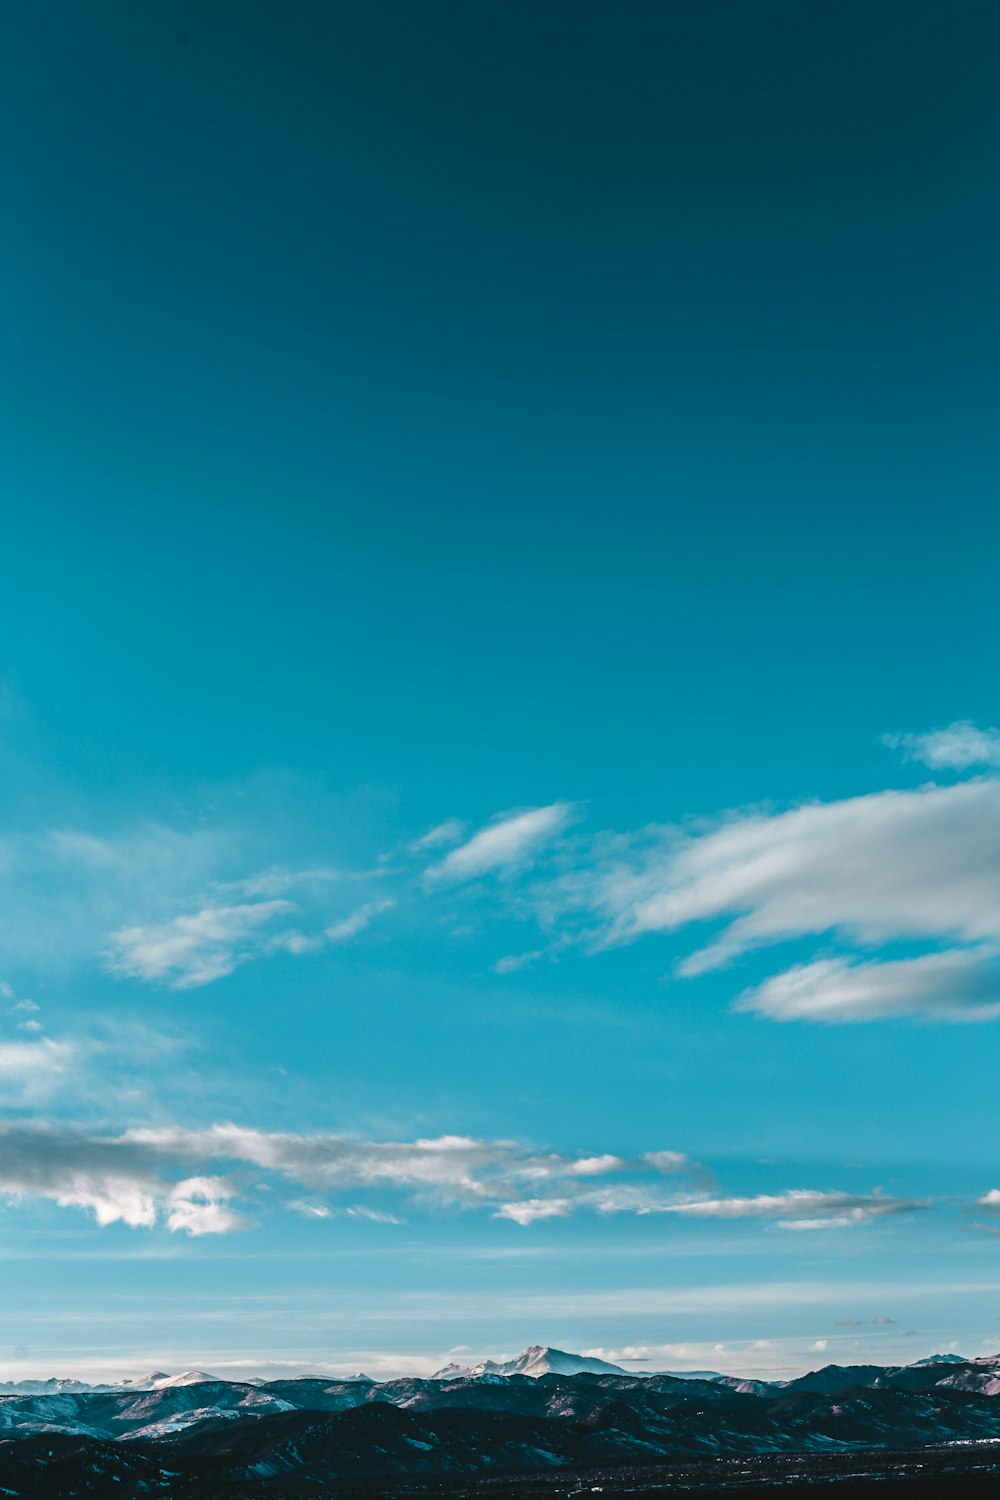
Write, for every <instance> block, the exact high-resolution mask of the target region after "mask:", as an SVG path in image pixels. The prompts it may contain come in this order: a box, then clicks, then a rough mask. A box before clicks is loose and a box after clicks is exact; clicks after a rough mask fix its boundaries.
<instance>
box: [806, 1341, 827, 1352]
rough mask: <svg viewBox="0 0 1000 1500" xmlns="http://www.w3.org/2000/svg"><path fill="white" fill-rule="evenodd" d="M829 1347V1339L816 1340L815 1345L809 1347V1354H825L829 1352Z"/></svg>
mask: <svg viewBox="0 0 1000 1500" xmlns="http://www.w3.org/2000/svg"><path fill="white" fill-rule="evenodd" d="M828 1347H829V1340H828V1339H816V1340H815V1342H814V1343H812V1344H810V1345H809V1353H810V1354H825V1353H826V1351H827V1349H828Z"/></svg>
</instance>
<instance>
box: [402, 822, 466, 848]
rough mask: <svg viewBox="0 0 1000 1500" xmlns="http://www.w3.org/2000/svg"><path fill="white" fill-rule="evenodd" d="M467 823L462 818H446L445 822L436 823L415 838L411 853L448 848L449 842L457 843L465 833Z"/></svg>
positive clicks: (411, 845)
mask: <svg viewBox="0 0 1000 1500" xmlns="http://www.w3.org/2000/svg"><path fill="white" fill-rule="evenodd" d="M467 826H468V825H467V824H466V823H463V822H462V820H461V818H445V820H444V822H443V823H435V825H434V827H433V828H429V829H428V830H427V832H426V833H425V834H423V835H422V836H421V837H420V838H418V839H414V841H413V843H412V844H410V846H409V848H410V853H411V854H426V853H427V851H428V850H429V849H441V848H446V847H447V846H448V844H457V843H458V841H459V839H461V838H463V837H464V835H465V830H466V828H467Z"/></svg>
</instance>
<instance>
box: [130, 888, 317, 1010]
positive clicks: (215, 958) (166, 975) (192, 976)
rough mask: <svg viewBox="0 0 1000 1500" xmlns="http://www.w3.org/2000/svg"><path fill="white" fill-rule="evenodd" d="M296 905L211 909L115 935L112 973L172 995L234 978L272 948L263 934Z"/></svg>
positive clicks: (280, 903)
mask: <svg viewBox="0 0 1000 1500" xmlns="http://www.w3.org/2000/svg"><path fill="white" fill-rule="evenodd" d="M295 909H296V908H295V906H294V904H293V903H292V902H291V901H282V900H276V901H256V902H251V903H247V904H243V905H239V906H206V907H203V908H202V909H201V911H197V912H191V913H188V914H186V915H184V916H180V917H175V918H174V919H173V920H172V921H170V922H161V923H159V924H152V925H149V926H141V925H137V926H134V927H120V928H119V929H118V930H117V931H116V932H113V933H111V936H110V941H111V948H110V950H109V954H108V967H109V968H110V969H111V971H112V973H115V974H121V975H124V976H126V977H128V978H133V979H146V980H160V981H163V982H165V983H167V984H169V985H170V987H171V989H178V990H180V989H193V988H195V987H197V986H199V985H203V984H211V983H212V981H213V980H215V979H222V978H223V977H224V976H225V975H226V974H231V973H232V972H233V970H234V969H235V968H236V967H237V965H238V964H241V963H244V962H245V961H246V960H247V959H249V958H253V957H255V956H257V955H259V954H260V953H262V952H266V951H267V950H268V947H269V936H270V935H269V934H265V933H264V932H263V931H262V929H263V928H265V927H267V926H269V925H270V924H272V923H273V922H275V920H276V919H277V918H279V917H286V916H288V915H289V914H290V913H291V912H293V911H295Z"/></svg>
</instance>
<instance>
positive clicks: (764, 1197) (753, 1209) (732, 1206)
mask: <svg viewBox="0 0 1000 1500" xmlns="http://www.w3.org/2000/svg"><path fill="white" fill-rule="evenodd" d="M925 1206H926V1205H925V1204H924V1203H923V1202H921V1201H920V1200H919V1199H915V1198H889V1197H887V1196H885V1195H884V1194H882V1193H868V1194H861V1195H858V1194H854V1193H829V1192H812V1191H810V1190H808V1189H803V1188H795V1189H793V1190H792V1191H791V1192H787V1193H759V1194H757V1195H756V1196H755V1197H752V1198H702V1199H695V1200H692V1201H690V1202H687V1203H675V1204H671V1205H670V1206H669V1207H667V1208H665V1209H664V1210H663V1212H665V1213H675V1214H685V1215H688V1216H690V1217H692V1218H698V1219H756V1218H763V1219H775V1220H781V1219H788V1220H791V1221H793V1222H795V1223H796V1224H797V1227H799V1228H815V1227H820V1226H822V1227H824V1228H826V1227H839V1226H844V1225H848V1224H863V1223H864V1222H865V1221H866V1220H868V1219H876V1218H884V1217H886V1216H887V1215H891V1214H900V1213H911V1212H913V1211H914V1210H915V1209H919V1208H924V1207H925Z"/></svg>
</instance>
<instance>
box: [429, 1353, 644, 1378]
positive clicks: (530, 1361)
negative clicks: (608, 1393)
mask: <svg viewBox="0 0 1000 1500" xmlns="http://www.w3.org/2000/svg"><path fill="white" fill-rule="evenodd" d="M627 1373H628V1372H627V1371H626V1370H623V1369H622V1368H621V1366H620V1365H612V1364H609V1363H608V1361H607V1360H605V1359H590V1358H588V1357H587V1356H586V1355H583V1354H568V1353H567V1352H566V1351H565V1350H564V1349H552V1348H550V1347H549V1346H548V1345H544V1344H530V1345H529V1346H528V1348H527V1349H525V1350H524V1351H523V1352H522V1353H521V1354H518V1355H517V1356H516V1357H515V1358H514V1359H504V1360H494V1359H484V1360H482V1361H481V1362H480V1363H479V1364H478V1365H458V1364H450V1365H445V1366H444V1367H443V1368H442V1369H440V1370H438V1371H437V1372H436V1373H435V1374H434V1375H433V1376H432V1379H434V1380H477V1379H480V1378H482V1377H483V1376H486V1375H494V1376H497V1375H499V1376H504V1377H507V1376H510V1375H528V1376H530V1377H531V1378H532V1379H537V1378H538V1377H539V1376H540V1375H626V1374H627Z"/></svg>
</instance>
